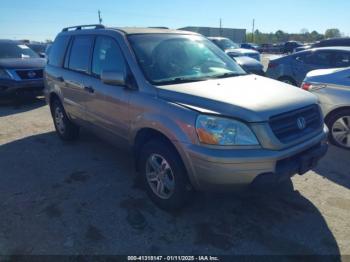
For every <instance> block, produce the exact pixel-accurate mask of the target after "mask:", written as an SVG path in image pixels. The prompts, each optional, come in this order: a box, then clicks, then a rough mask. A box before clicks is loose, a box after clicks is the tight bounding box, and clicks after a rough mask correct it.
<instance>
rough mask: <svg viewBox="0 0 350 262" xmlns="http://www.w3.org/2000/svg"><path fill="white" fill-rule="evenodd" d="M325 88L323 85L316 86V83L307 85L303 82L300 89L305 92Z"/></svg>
mask: <svg viewBox="0 0 350 262" xmlns="http://www.w3.org/2000/svg"><path fill="white" fill-rule="evenodd" d="M325 87H327V85H325V84H318V83H313V84H311V83H308V82H303V83H302V84H301V88H302V89H304V90H306V91H313V90H318V89H322V88H325Z"/></svg>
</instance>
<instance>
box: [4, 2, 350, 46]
mask: <svg viewBox="0 0 350 262" xmlns="http://www.w3.org/2000/svg"><path fill="white" fill-rule="evenodd" d="M98 9H100V10H101V12H102V18H103V23H104V24H106V25H108V26H166V27H170V28H179V27H185V26H211V27H218V26H219V20H220V18H222V24H223V27H232V28H245V29H247V30H248V31H251V30H252V20H253V18H255V21H256V26H255V28H256V29H259V30H260V31H262V32H275V31H277V30H279V29H281V30H283V31H285V32H289V33H299V32H300V31H301V29H303V28H306V29H308V30H309V31H310V32H311V31H312V30H317V31H318V32H320V33H324V32H325V30H326V29H328V28H339V29H340V31H341V32H342V33H344V34H345V35H347V36H349V35H350V15H349V13H350V1H348V0H333V1H329V0H327V1H326V0H317V1H314V0H290V1H286V0H285V1H279V0H249V1H242V0H238V1H237V0H216V1H214V0H173V1H168V0H144V1H142V0H123V1H120V0H114V1H113V0H99V1H87V0H69V1H68V0H32V1H25V0H22V1H21V0H11V1H10V0H5V1H2V2H1V7H0V10H1V16H0V38H9V39H13V38H15V39H31V40H45V39H53V38H54V37H55V35H56V34H57V33H58V32H59V31H60V30H61V29H62V28H63V27H65V26H71V25H77V24H90V23H97V22H98V17H97V10H98Z"/></svg>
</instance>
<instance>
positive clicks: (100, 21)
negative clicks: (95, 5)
mask: <svg viewBox="0 0 350 262" xmlns="http://www.w3.org/2000/svg"><path fill="white" fill-rule="evenodd" d="M98 22H99V23H100V24H102V17H101V11H100V10H98Z"/></svg>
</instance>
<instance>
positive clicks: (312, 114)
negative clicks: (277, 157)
mask: <svg viewBox="0 0 350 262" xmlns="http://www.w3.org/2000/svg"><path fill="white" fill-rule="evenodd" d="M298 120H299V123H298ZM269 124H270V127H271V129H272V131H273V133H274V134H275V136H276V137H277V138H278V139H279V140H280V141H281V142H282V143H290V142H292V141H294V140H296V139H299V138H301V137H303V136H305V135H308V134H310V133H312V132H314V131H316V130H317V129H319V128H321V127H322V117H321V112H320V109H319V107H318V106H317V105H312V106H308V107H304V108H301V109H298V110H294V111H290V112H287V113H284V114H280V115H276V116H273V117H271V118H270V121H269Z"/></svg>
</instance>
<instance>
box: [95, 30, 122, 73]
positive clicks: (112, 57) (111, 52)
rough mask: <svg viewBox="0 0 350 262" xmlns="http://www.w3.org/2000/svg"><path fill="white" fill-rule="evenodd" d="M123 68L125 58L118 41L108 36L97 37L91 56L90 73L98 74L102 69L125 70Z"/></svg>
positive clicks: (111, 70)
mask: <svg viewBox="0 0 350 262" xmlns="http://www.w3.org/2000/svg"><path fill="white" fill-rule="evenodd" d="M125 70H126V65H125V60H124V57H123V54H122V51H121V50H120V47H119V45H118V43H117V42H116V41H115V40H114V39H112V38H110V37H105V36H99V37H97V38H96V41H95V48H94V54H93V58H92V73H93V74H94V75H96V76H100V75H101V73H102V71H110V72H125Z"/></svg>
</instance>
